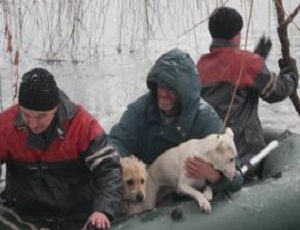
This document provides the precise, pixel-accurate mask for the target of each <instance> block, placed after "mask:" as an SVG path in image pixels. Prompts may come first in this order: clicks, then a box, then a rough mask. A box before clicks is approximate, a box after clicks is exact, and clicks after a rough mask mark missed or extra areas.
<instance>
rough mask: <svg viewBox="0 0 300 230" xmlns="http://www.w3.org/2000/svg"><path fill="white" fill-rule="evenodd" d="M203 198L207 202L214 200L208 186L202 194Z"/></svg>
mask: <svg viewBox="0 0 300 230" xmlns="http://www.w3.org/2000/svg"><path fill="white" fill-rule="evenodd" d="M202 194H203V196H204V198H205V199H207V200H212V198H213V191H212V189H211V188H210V187H208V186H206V187H205V189H204V191H203V192H202Z"/></svg>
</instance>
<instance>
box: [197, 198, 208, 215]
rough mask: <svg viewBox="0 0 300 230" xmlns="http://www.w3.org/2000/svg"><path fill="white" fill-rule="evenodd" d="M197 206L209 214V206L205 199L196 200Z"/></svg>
mask: <svg viewBox="0 0 300 230" xmlns="http://www.w3.org/2000/svg"><path fill="white" fill-rule="evenodd" d="M198 204H199V206H200V208H201V209H202V210H204V211H205V212H206V213H210V212H211V205H210V203H209V201H208V200H207V199H205V198H203V199H200V200H198Z"/></svg>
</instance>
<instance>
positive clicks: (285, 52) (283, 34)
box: [274, 0, 300, 116]
mask: <svg viewBox="0 0 300 230" xmlns="http://www.w3.org/2000/svg"><path fill="white" fill-rule="evenodd" d="M274 2H275V7H276V12H277V21H278V28H277V33H278V37H279V41H280V44H281V53H282V60H283V63H284V64H285V65H288V64H289V63H291V61H292V58H291V56H290V48H289V46H290V42H289V37H288V33H287V27H288V25H289V24H290V23H291V22H292V21H293V19H294V17H296V15H297V14H298V12H299V10H300V4H299V5H298V6H297V7H296V9H295V10H294V11H293V13H291V14H290V15H289V16H288V17H287V18H286V19H285V13H284V9H283V5H282V0H274ZM289 97H290V99H291V101H292V103H293V105H294V107H295V109H296V111H297V112H298V114H299V116H300V99H299V96H298V93H297V89H296V88H295V89H294V91H293V92H292V94H291V95H289Z"/></svg>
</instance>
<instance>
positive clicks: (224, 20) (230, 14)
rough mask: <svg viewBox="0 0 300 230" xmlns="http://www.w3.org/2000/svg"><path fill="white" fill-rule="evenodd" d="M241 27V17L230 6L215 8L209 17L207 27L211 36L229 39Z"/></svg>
mask: <svg viewBox="0 0 300 230" xmlns="http://www.w3.org/2000/svg"><path fill="white" fill-rule="evenodd" d="M242 28H243V18H242V16H241V15H240V14H239V12H237V11H236V10H235V9H233V8H230V7H219V8H216V9H215V10H214V11H213V13H212V14H211V15H210V17H209V21H208V29H209V32H210V35H211V36H212V37H213V38H221V39H226V40H229V39H231V38H233V37H234V36H235V35H236V34H238V33H239V32H240V31H241V30H242Z"/></svg>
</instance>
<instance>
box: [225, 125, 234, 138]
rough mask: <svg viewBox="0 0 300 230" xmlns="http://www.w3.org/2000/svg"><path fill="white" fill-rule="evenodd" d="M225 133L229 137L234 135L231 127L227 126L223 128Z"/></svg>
mask: <svg viewBox="0 0 300 230" xmlns="http://www.w3.org/2000/svg"><path fill="white" fill-rule="evenodd" d="M225 134H226V135H228V136H229V137H230V138H231V139H233V137H234V133H233V131H232V129H231V128H229V127H227V128H226V130H225Z"/></svg>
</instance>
